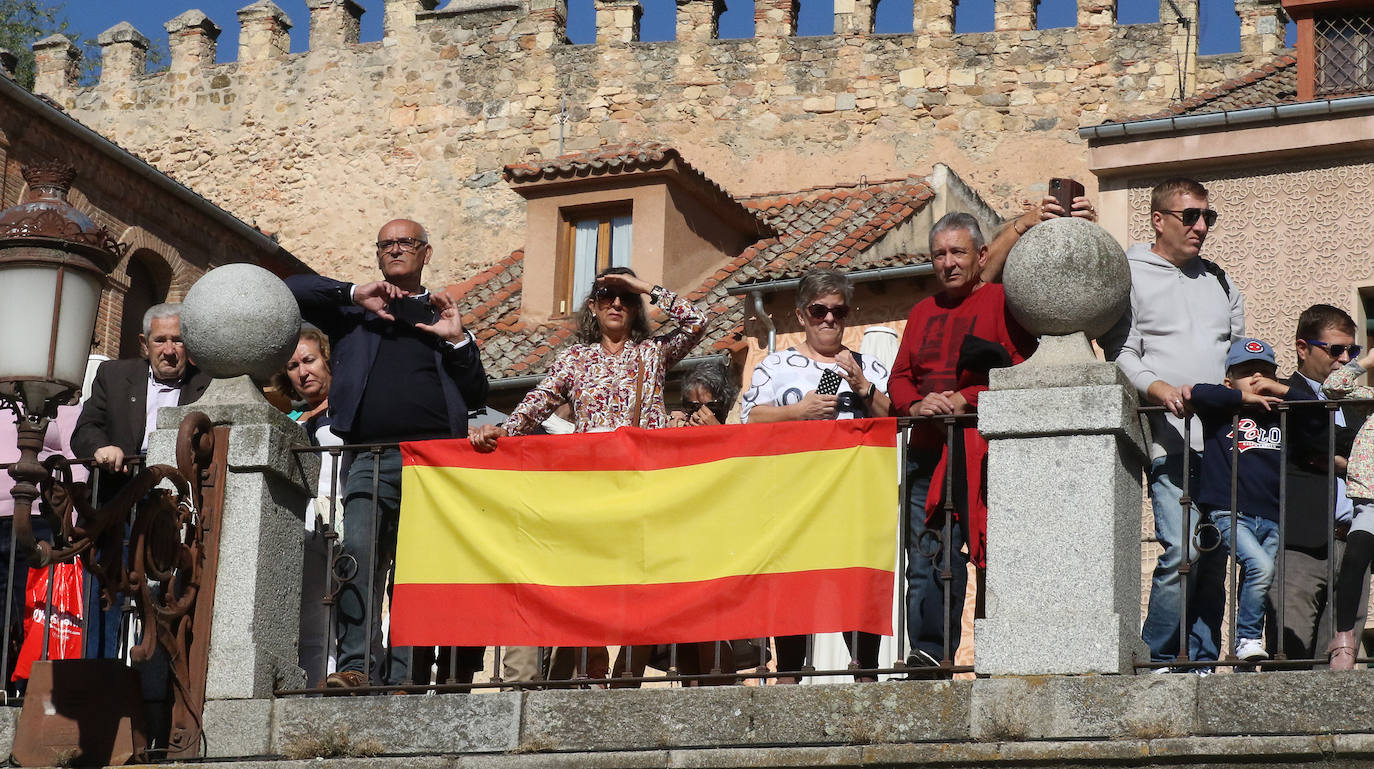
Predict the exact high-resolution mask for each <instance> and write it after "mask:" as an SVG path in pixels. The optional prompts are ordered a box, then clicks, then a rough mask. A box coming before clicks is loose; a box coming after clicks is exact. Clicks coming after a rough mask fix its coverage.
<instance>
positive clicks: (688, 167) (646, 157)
mask: <svg viewBox="0 0 1374 769" xmlns="http://www.w3.org/2000/svg"><path fill="white" fill-rule="evenodd" d="M672 164H676V166H677V168H678V170H679V171H681V173H682V176H683V179H684V180H685V181H686V182H687V183H688V184H690V185H692V186H695V187H697V188H698V189H699V190H701V191H702V192H703V193H704V194H706V195H707V196H709V197H712V198H715V199H716V200H717V201H718V202H720V203H722V204H724V205H725V206H727V207H729V208H734V209H737V210H738V211H739V212H740V213H742V214H744V215H745V216H746V217H749V218H751V219H754V220H755V221H756V223H757V225H758V232H759V235H760V236H766V235H771V234H772V233H771V232H770V231H769V230H768V226H767V224H766V223H765V221H764V220H763V219H762V218H760V217H758V216H757V215H756V214H755V213H754V212H753V211H750V210H749V209H747V208H743V207H741V206H740V205H739V203H738V202H737V201H736V200H735V198H734V197H733V196H731V195H730V193H729V192H727V191H726V190H725V188H724V187H721V186H720V185H719V184H716V183H715V182H713V181H711V180H710V179H709V178H707V176H706V174H703V173H702V172H701V171H699V170H697V168H696V167H694V166H693V165H692V164H691V163H688V162H687V161H686V160H685V159H684V158H683V157H682V154H681V153H679V152H678V151H677V150H676V149H674V148H673V147H671V146H669V145H667V144H664V143H663V142H657V141H643V142H627V143H625V144H608V145H606V146H603V147H598V148H596V149H594V150H586V151H583V152H571V153H567V154H564V155H559V156H557V157H555V158H549V159H536V160H531V161H528V162H524V163H511V164H510V165H507V166H506V167H505V169H504V173H505V177H506V180H507V181H509V182H514V183H517V184H520V183H528V182H535V181H541V180H558V179H572V178H576V177H587V176H609V175H615V174H622V173H632V172H636V171H655V170H658V169H661V168H666V167H668V166H669V165H672Z"/></svg>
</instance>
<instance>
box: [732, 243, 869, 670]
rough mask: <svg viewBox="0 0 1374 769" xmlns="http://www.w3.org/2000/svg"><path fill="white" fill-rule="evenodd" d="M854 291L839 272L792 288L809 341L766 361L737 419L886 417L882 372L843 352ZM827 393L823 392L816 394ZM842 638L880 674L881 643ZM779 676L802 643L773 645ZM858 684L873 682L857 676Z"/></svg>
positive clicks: (794, 661)
mask: <svg viewBox="0 0 1374 769" xmlns="http://www.w3.org/2000/svg"><path fill="white" fill-rule="evenodd" d="M853 294H854V289H853V288H852V287H851V286H850V285H849V279H848V278H846V277H845V274H844V273H842V272H839V271H838V270H812V271H811V272H808V273H807V274H806V275H805V276H804V277H803V278H802V279H801V283H800V285H798V286H797V320H798V321H799V322H800V323H801V326H802V328H803V329H804V330H805V332H806V339H805V341H803V342H802V343H801V344H798V345H797V346H795V347H789V348H787V349H786V350H779V351H778V352H775V353H772V354H770V355H769V356H768V357H767V358H764V359H763V361H762V362H760V363H759V364H758V365H757V366H755V367H754V376H753V379H752V381H751V382H750V386H749V389H748V390H746V391H745V393H744V399H743V402H742V403H741V406H740V418H741V420H742V421H744V422H746V423H747V422H785V421H789V420H794V419H857V418H862V417H885V416H890V415H891V411H892V401H891V400H889V399H888V397H887V392H886V390H887V377H888V370H887V367H886V366H884V365H883V364H882V363H879V362H878V361H876V360H873V359H872V358H867V357H864V356H862V355H860V354H859V353H857V352H854V351H853V350H850V349H849V348H847V347H845V346H844V342H843V341H841V340H842V338H843V337H844V328H845V319H846V318H847V317H849V312H850V306H849V300H850V299H851V298H852V297H853ZM827 371H831V372H834V373H835V374H837V375H839V381H838V383H837V385H836V386H835V387H834V391H833V393H832V394H827V393H822V392H817V389H818V388H819V386H820V384H821V379H822V377H823V376H824V374H825V372H827ZM820 389H828V388H820ZM855 635H856V634H854V633H846V634H845V637H844V638H845V643H846V644H849V645H850V653H851V654H853V655H854V657H855V658H856V659H857V660H858V662H859V667H861V668H876V667H877V666H878V642H879V640H880V638H879V636H876V635H873V634H871V633H858V634H857V647H858V648H857V649H855V648H854V647H855V646H856V644H855V640H856V639H855ZM773 643H774V645H775V646H776V647H777V660H778V670H780V671H794V670H801V669H802V666H803V665H804V663H805V662H806V636H783V637H779V638H775V639H773ZM855 679H856V680H877V679H876V678H873V677H870V676H855ZM798 682H799V679H798V677H796V676H779V677H778V683H788V684H795V683H798Z"/></svg>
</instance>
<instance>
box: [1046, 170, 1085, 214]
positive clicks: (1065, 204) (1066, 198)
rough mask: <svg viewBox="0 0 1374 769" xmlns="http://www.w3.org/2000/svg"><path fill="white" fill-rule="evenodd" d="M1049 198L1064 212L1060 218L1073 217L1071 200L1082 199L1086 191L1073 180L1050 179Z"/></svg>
mask: <svg viewBox="0 0 1374 769" xmlns="http://www.w3.org/2000/svg"><path fill="white" fill-rule="evenodd" d="M1049 190H1050V197H1052V198H1054V202H1056V203H1058V204H1059V207H1060V208H1062V209H1063V210H1064V212H1063V213H1061V214H1060V216H1073V199H1074V198H1077V197H1082V196H1083V194H1084V193H1085V192H1086V190H1084V189H1083V185H1081V184H1079V183H1078V182H1076V181H1074V180H1073V179H1065V178H1060V177H1056V178H1054V179H1050V185H1049Z"/></svg>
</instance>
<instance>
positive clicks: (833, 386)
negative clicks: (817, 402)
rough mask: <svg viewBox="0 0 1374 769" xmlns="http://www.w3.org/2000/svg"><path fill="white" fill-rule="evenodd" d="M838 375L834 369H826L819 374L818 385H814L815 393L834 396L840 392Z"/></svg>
mask: <svg viewBox="0 0 1374 769" xmlns="http://www.w3.org/2000/svg"><path fill="white" fill-rule="evenodd" d="M841 381H842V380H841V379H840V375H839V374H837V373H835V371H834V369H826V370H825V371H823V372H821V381H820V384H817V385H816V392H818V393H820V394H821V395H834V394H836V393H838V392H839V391H840V382H841Z"/></svg>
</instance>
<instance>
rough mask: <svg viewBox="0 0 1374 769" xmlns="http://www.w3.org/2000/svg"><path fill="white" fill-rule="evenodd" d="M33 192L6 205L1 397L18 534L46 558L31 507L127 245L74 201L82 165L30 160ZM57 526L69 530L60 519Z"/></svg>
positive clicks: (0, 250) (0, 229) (36, 556)
mask: <svg viewBox="0 0 1374 769" xmlns="http://www.w3.org/2000/svg"><path fill="white" fill-rule="evenodd" d="M23 175H24V180H25V181H27V182H28V183H29V201H28V202H27V203H22V204H20V205H17V206H14V207H13V208H8V209H5V210H4V211H0V405H2V406H4V407H6V408H9V409H10V410H11V411H13V412H14V414H15V418H16V420H15V421H16V427H17V428H18V433H19V439H18V444H19V451H20V458H19V461H18V462H16V463H15V464H14V465H12V466H11V467H10V470H9V472H10V476H11V477H12V478H14V481H15V484H14V492H13V494H14V523H13V526H14V533H15V541H16V543H17V545H18V547H19V549H20V550H21V551H22V552H25V553H27V554H28V557H29V560H30V562H32V563H33V564H35V565H41V564H43V563H45V562H46V559H47V556H48V553H49V548H48V546H47V545H46V543H35V542H34V539H33V530H32V527H31V525H30V521H29V513H30V511H31V509H32V506H33V502H34V500H35V499H36V498H37V497H38V484H39V483H40V482H41V481H43V480H44V479H46V478H47V477H48V471H47V469H46V468H44V467H43V465H42V464H40V463H39V462H38V452H39V451H40V450H41V449H42V447H43V434H44V433H45V432H46V430H47V426H48V422H49V420H51V419H53V418H54V417H56V416H57V407H58V406H61V405H66V404H71V403H75V402H76V400H77V398H78V397H80V395H81V383H82V381H83V379H84V378H85V371H86V360H87V356H88V355H89V353H90V346H91V335H92V333H93V331H94V330H95V317H96V313H97V311H98V310H99V308H100V290H101V287H102V286H103V284H104V282H105V277H106V276H107V275H109V274H110V272H111V271H113V270H114V268H115V265H116V264H118V262H119V260H120V258H121V257H122V256H123V252H124V250H125V246H123V245H121V244H119V243H117V242H115V240H114V239H113V238H112V237H110V233H109V231H108V230H106V229H105V228H104V227H102V226H100V225H97V224H96V223H95V222H94V221H92V220H91V218H90V217H89V216H86V215H85V214H83V213H81V212H80V211H78V210H77V209H76V208H75V207H73V206H72V205H71V204H70V203H68V202H67V192H68V190H70V189H71V185H72V181H73V180H74V179H75V178H76V171H75V169H73V168H72V167H71V166H70V165H67V164H66V163H62V162H60V161H51V162H40V163H34V164H31V165H27V166H25V167H24V168H23ZM56 530H60V528H59V529H56Z"/></svg>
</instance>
